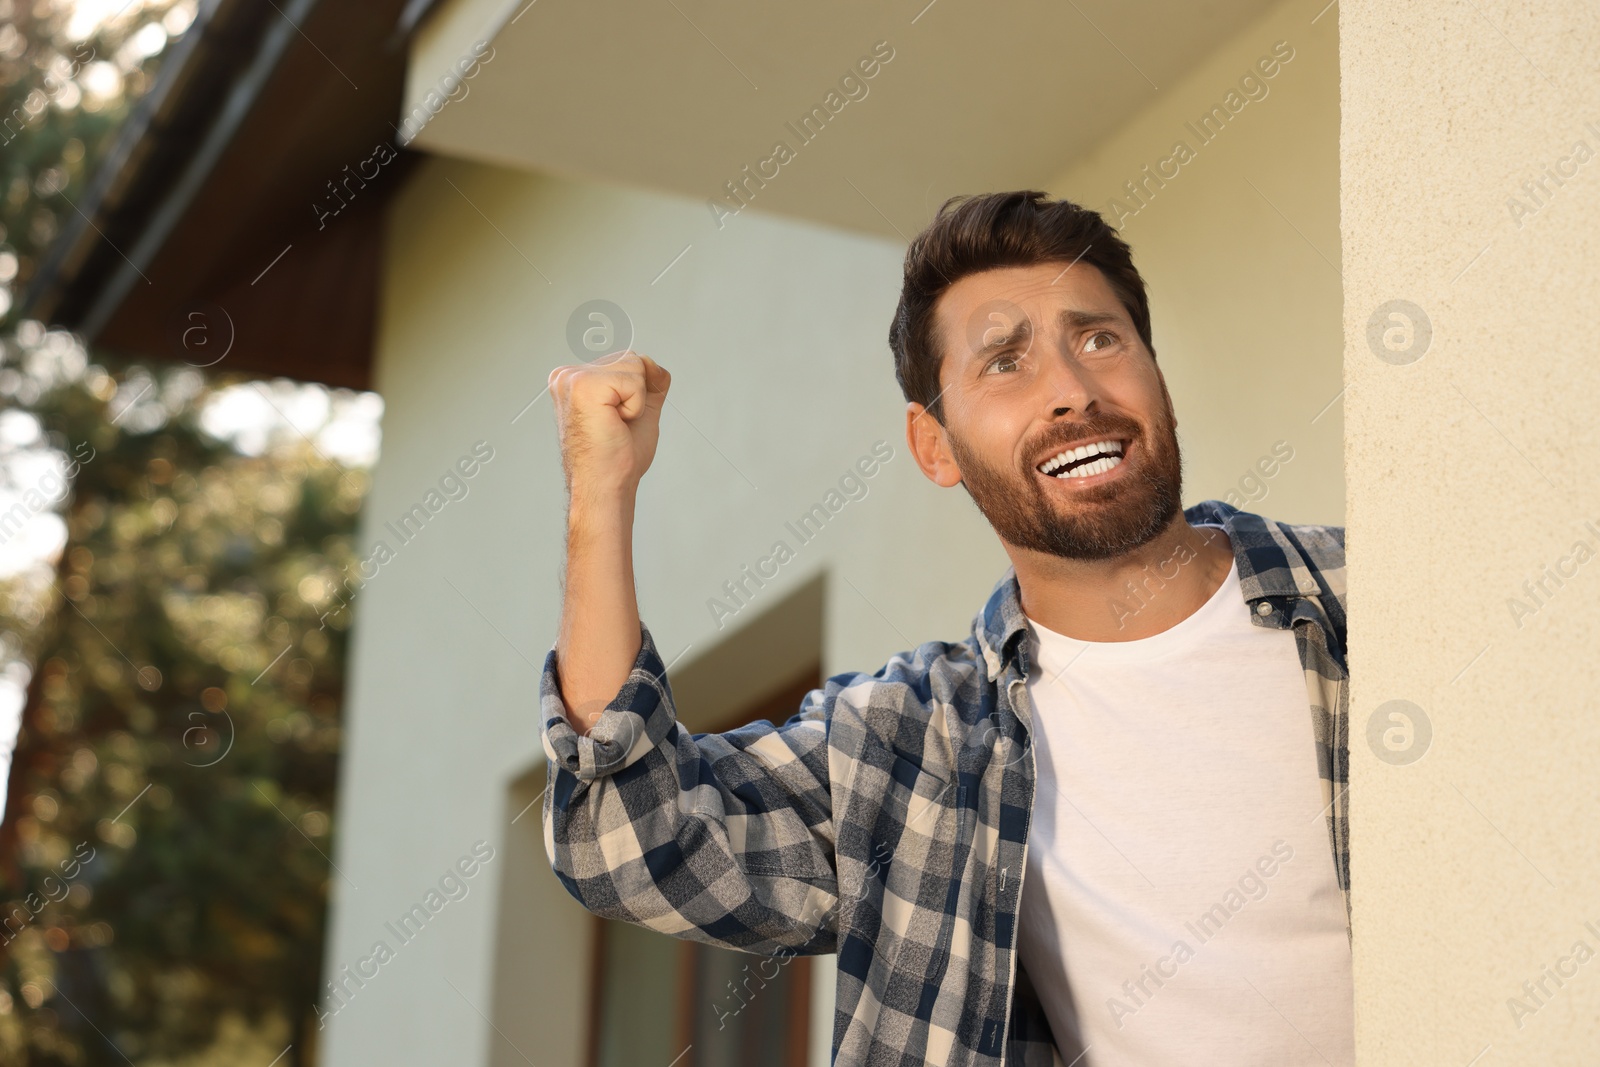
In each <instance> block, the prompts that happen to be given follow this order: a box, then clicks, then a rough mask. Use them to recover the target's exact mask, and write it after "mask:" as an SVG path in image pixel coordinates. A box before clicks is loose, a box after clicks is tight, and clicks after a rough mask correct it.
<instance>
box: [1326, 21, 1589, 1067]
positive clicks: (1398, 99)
mask: <svg viewBox="0 0 1600 1067" xmlns="http://www.w3.org/2000/svg"><path fill="white" fill-rule="evenodd" d="M1339 18H1340V38H1341V72H1342V96H1341V99H1342V129H1341V150H1340V155H1341V162H1342V172H1343V173H1342V180H1341V186H1342V193H1341V207H1342V218H1341V228H1342V239H1343V246H1344V256H1343V262H1344V279H1345V312H1344V327H1345V336H1346V348H1345V375H1346V381H1347V392H1346V394H1345V398H1344V404H1345V410H1346V436H1347V440H1346V452H1345V456H1346V464H1347V476H1348V482H1347V488H1348V523H1349V527H1348V538H1349V549H1350V570H1351V580H1350V602H1351V623H1350V626H1351V629H1350V660H1351V665H1352V671H1353V678H1354V681H1353V688H1352V703H1351V738H1350V750H1351V789H1352V794H1351V816H1352V822H1353V826H1352V830H1351V850H1352V852H1351V878H1352V887H1353V894H1352V896H1353V906H1354V913H1355V924H1356V925H1355V956H1356V958H1355V962H1356V991H1357V1039H1358V1047H1359V1052H1360V1057H1361V1062H1362V1063H1363V1064H1418V1065H1421V1064H1428V1065H1435V1064H1463V1065H1464V1064H1467V1063H1469V1062H1474V1063H1482V1064H1491V1063H1493V1064H1513V1063H1514V1064H1540V1065H1545V1064H1574V1065H1576V1064H1592V1063H1594V1062H1596V1059H1595V1057H1596V1054H1597V1051H1596V1050H1597V1046H1600V1036H1597V1035H1600V959H1596V958H1595V954H1596V953H1597V952H1600V895H1597V893H1596V891H1595V885H1596V883H1597V880H1600V877H1597V876H1600V820H1597V818H1596V816H1597V814H1600V811H1597V808H1600V804H1597V800H1596V797H1597V792H1600V790H1597V788H1596V778H1597V774H1596V772H1597V770H1600V717H1597V715H1596V710H1597V709H1596V703H1597V698H1596V688H1597V687H1596V681H1597V678H1596V675H1597V673H1600V670H1597V664H1600V657H1597V655H1596V648H1597V640H1600V599H1597V594H1600V562H1596V560H1597V559H1600V482H1597V481H1596V478H1595V465H1596V462H1597V460H1600V422H1597V420H1596V418H1595V409H1596V407H1597V405H1600V363H1597V361H1596V356H1595V341H1594V325H1595V315H1596V311H1597V309H1600V272H1597V267H1600V158H1597V153H1600V19H1597V17H1596V12H1595V8H1594V6H1593V5H1592V4H1586V5H1580V4H1566V5H1548V6H1546V5H1535V4H1529V3H1509V4H1508V3H1475V2H1468V3H1464V4H1461V3H1454V2H1441V0H1425V2H1419V3H1415V4H1408V5H1405V6H1404V7H1403V8H1402V7H1399V6H1396V5H1393V4H1389V3H1381V2H1378V0H1344V2H1343V3H1341V4H1340V5H1339ZM1402 702H1403V703H1402ZM1479 1057H1481V1058H1479Z"/></svg>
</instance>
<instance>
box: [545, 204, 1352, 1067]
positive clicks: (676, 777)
mask: <svg viewBox="0 0 1600 1067" xmlns="http://www.w3.org/2000/svg"><path fill="white" fill-rule="evenodd" d="M890 347H891V348H892V350H893V352H894V356H895V370H896V376H897V378H898V379H899V382H900V384H901V388H902V390H903V391H904V393H905V395H906V399H907V401H908V403H907V408H906V440H907V443H908V445H909V446H910V448H911V451H912V454H913V455H914V456H915V458H916V461H917V465H918V466H919V467H920V468H921V469H922V472H923V473H924V474H925V475H926V476H927V477H928V478H929V479H930V480H932V481H933V482H934V483H936V484H938V485H940V486H946V487H948V486H954V485H956V484H961V485H963V486H965V488H966V490H967V492H968V493H969V494H970V495H971V497H972V499H973V501H974V503H975V504H976V505H977V506H978V508H979V509H980V510H981V511H982V513H983V515H984V516H985V517H986V518H987V519H988V521H989V522H990V524H991V525H992V526H993V527H994V530H995V533H996V534H997V535H998V536H999V538H1000V541H1001V543H1002V545H1003V546H1004V549H1005V551H1006V553H1007V555H1008V556H1009V557H1010V560H1011V563H1012V566H1011V567H1010V568H1008V570H1007V572H1006V574H1005V575H1004V576H1003V577H1002V578H1001V580H1000V582H999V583H998V584H997V585H996V586H995V589H994V592H993V594H992V595H991V596H990V598H989V601H988V603H987V604H986V605H985V606H984V608H983V609H982V610H981V611H980V612H979V613H978V615H977V616H976V618H975V619H974V620H973V629H972V633H971V635H970V636H969V637H967V638H966V639H964V640H962V641H960V642H945V641H929V642H926V643H924V644H922V645H919V646H918V647H917V648H916V649H915V650H913V651H910V652H905V653H901V654H899V655H897V656H895V657H894V658H892V659H891V660H890V661H889V662H888V663H887V664H885V665H884V666H883V667H882V668H880V669H879V670H877V671H876V672H874V673H872V674H865V673H845V674H839V675H835V676H834V677H832V678H829V679H827V681H826V683H825V684H824V686H823V687H822V688H820V689H816V690H813V691H812V692H811V693H810V694H808V695H807V697H806V698H805V700H804V701H803V702H802V704H801V707H800V709H799V711H798V713H797V714H796V715H795V716H794V717H792V718H791V719H789V720H788V721H787V722H785V723H783V724H782V725H781V726H773V725H772V724H771V723H769V722H765V721H763V722H759V723H755V724H753V725H750V726H746V727H743V728H741V729H739V730H735V731H732V732H729V733H725V734H704V735H690V734H689V733H688V732H687V731H686V730H684V729H682V728H681V727H680V726H678V724H677V722H676V720H675V717H674V710H673V706H672V698H671V693H670V690H669V688H668V686H667V682H666V678H665V667H664V665H663V664H662V662H661V659H660V657H659V655H658V654H657V651H656V648H655V645H654V642H653V640H652V639H651V636H650V632H649V630H648V628H646V627H645V625H644V623H643V622H642V621H641V620H640V619H639V616H638V608H637V603H636V601H635V599H634V591H633V574H632V556H631V548H630V541H631V525H632V515H633V504H634V493H635V490H636V488H637V486H638V483H639V479H640V478H641V476H642V475H643V474H644V471H645V469H646V468H647V467H648V466H649V464H650V460H651V458H652V456H653V454H654V451H655V444H656V438H657V427H658V422H659V416H660V411H661V406H662V404H663V403H664V401H665V396H666V391H667V388H668V386H669V384H670V376H669V375H668V374H667V372H666V371H665V370H664V369H663V368H661V367H660V366H658V365H657V364H656V363H654V361H652V360H650V359H649V358H648V357H645V356H641V355H637V354H633V353H625V354H621V355H617V356H613V357H608V358H607V359H606V360H602V361H596V362H595V363H593V364H588V365H583V366H573V367H562V368H558V369H557V370H556V371H554V372H553V373H552V374H551V377H550V381H551V387H552V390H553V393H554V395H555V398H556V409H557V422H558V430H559V435H560V438H561V443H562V456H563V467H564V471H565V473H566V478H567V486H568V492H569V500H570V503H569V512H568V518H569V521H568V528H569V537H568V549H567V572H566V574H567V579H566V589H565V596H564V601H563V607H562V618H561V628H560V633H559V637H558V639H557V641H556V644H555V647H554V648H553V649H552V650H551V652H550V654H549V655H548V656H547V658H546V660H545V665H544V677H543V680H542V685H541V694H540V695H541V702H542V714H543V720H544V723H543V726H544V735H543V736H544V747H545V751H546V753H547V755H548V756H549V758H550V765H551V769H552V770H551V783H552V784H551V788H550V790H549V793H548V796H547V799H546V802H545V847H546V851H547V853H548V855H549V858H550V861H551V863H552V865H553V867H554V869H555V871H556V873H557V875H558V876H559V877H560V879H561V881H562V883H563V884H564V885H565V886H566V888H567V890H568V891H569V892H570V893H572V895H573V896H574V897H576V898H577V899H578V900H579V901H580V902H581V903H583V904H584V906H585V907H587V908H589V909H590V910H592V911H594V912H596V913H598V914H600V915H603V916H607V917H610V918H617V919H625V920H628V921H630V922H635V923H639V924H642V925H644V926H647V927H650V928H652V929H655V930H660V931H662V932H665V933H669V934H672V935H674V936H678V937H684V938H691V939H694V940H699V941H704V942H708V943H711V944H716V945H721V946H725V947H730V948H736V949H743V950H745V951H749V952H756V953H763V954H769V955H771V954H791V953H824V952H837V953H838V957H839V960H838V986H837V1007H836V1012H835V1016H834V1032H833V1052H834V1057H835V1062H837V1063H840V1064H880V1063H882V1064H888V1063H894V1064H909V1063H937V1064H946V1063H948V1064H958V1063H959V1064H996V1063H1005V1064H1008V1065H1019V1064H1026V1065H1034V1064H1038V1065H1041V1067H1044V1065H1049V1064H1083V1065H1090V1064H1092V1065H1096V1067H1099V1065H1111V1064H1138V1065H1144V1067H1154V1065H1162V1064H1183V1065H1192V1064H1210V1063H1227V1064H1230V1065H1233V1067H1242V1065H1252V1067H1256V1065H1259V1067H1268V1065H1271V1067H1284V1065H1290V1064H1332V1065H1335V1067H1344V1065H1349V1064H1352V1063H1353V1062H1354V1051H1353V1045H1354V1033H1353V1030H1354V1024H1353V1004H1352V991H1351V977H1350V941H1349V937H1350V927H1349V845H1348V834H1347V826H1348V822H1347V812H1348V795H1347V790H1346V785H1345V783H1346V761H1347V748H1348V743H1347V740H1346V735H1347V727H1346V720H1347V704H1346V681H1347V672H1346V668H1345V661H1344V645H1345V623H1344V618H1345V608H1344V532H1343V530H1342V528H1337V527H1324V526H1303V525H1287V524H1282V523H1277V522H1273V521H1271V520H1268V519H1265V518H1262V517H1260V516H1257V515H1252V514H1249V513H1247V512H1243V511H1239V510H1237V509H1235V508H1233V507H1231V506H1230V505H1227V504H1225V503H1222V502H1220V501H1205V502H1203V503H1201V504H1197V505H1195V506H1194V507H1192V508H1190V509H1188V510H1187V511H1185V510H1183V509H1182V507H1181V505H1180V499H1181V494H1180V490H1181V468H1180V462H1179V449H1178V441H1177V436H1176V433H1175V430H1176V427H1177V418H1176V415H1175V412H1174V410H1173V406H1172V401H1171V397H1170V396H1169V395H1168V392H1167V387H1166V382H1165V379H1164V378H1163V376H1162V373H1161V370H1160V368H1159V367H1158V366H1157V364H1156V358H1155V352H1154V349H1153V348H1152V345H1151V340H1150V314H1149V308H1148V305H1147V301H1146V294H1145V286H1144V282H1143V280H1142V279H1141V278H1140V276H1139V274H1138V272H1137V271H1136V270H1135V269H1134V266H1133V263H1132V259H1131V254H1130V252H1129V249H1128V247H1127V245H1126V244H1124V243H1123V242H1122V241H1121V240H1120V239H1119V238H1118V237H1117V235H1116V234H1115V232H1114V231H1112V230H1111V229H1110V228H1109V227H1108V226H1107V225H1106V224H1105V223H1104V221H1103V220H1102V219H1101V218H1100V216H1099V215H1098V214H1096V213H1095V212H1092V211H1087V210H1084V209H1082V208H1080V207H1078V206H1077V205H1075V204H1072V203H1070V202H1066V201H1050V200H1048V199H1047V198H1046V196H1045V194H1043V193H1038V192H1012V193H997V194H992V195H987V196H979V197H973V198H956V199H954V200H952V201H949V202H947V203H946V204H945V205H944V206H943V207H941V209H940V211H939V214H938V217H937V218H936V219H935V220H934V221H933V223H932V224H931V225H930V226H929V227H928V229H927V230H926V231H924V232H923V233H922V234H920V235H919V236H918V237H917V238H916V239H915V240H914V241H912V242H911V245H910V247H909V248H908V250H907V252H906V259H905V279H904V288H903V290H902V294H901V299H900V306H899V308H898V310H897V313H896V316H895V321H894V325H893V327H892V329H891V331H890ZM906 532H907V535H908V536H915V532H914V531H906ZM1308 708H1309V714H1308Z"/></svg>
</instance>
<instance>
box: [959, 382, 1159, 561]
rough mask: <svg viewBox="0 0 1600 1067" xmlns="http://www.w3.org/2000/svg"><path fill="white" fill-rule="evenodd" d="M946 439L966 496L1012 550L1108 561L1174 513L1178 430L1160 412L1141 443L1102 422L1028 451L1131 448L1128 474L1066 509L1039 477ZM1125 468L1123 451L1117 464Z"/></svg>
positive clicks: (1150, 535)
mask: <svg viewBox="0 0 1600 1067" xmlns="http://www.w3.org/2000/svg"><path fill="white" fill-rule="evenodd" d="M946 436H947V437H948V439H949V441H950V451H951V453H952V454H953V455H954V456H955V460H956V463H957V464H958V465H959V466H960V468H961V483H962V485H964V486H965V487H966V490H967V495H969V496H971V497H972V502H973V503H974V504H976V505H977V507H978V510H979V511H980V512H982V513H983V517H984V518H986V519H988V520H989V525H990V526H992V527H994V531H995V533H996V534H998V535H999V536H1000V539H1001V540H1003V541H1005V542H1007V543H1008V544H1012V545H1016V546H1017V547H1019V548H1027V549H1032V550H1033V551H1035V552H1044V553H1048V554H1050V555H1053V556H1061V557H1064V558H1066V559H1083V560H1096V559H1110V558H1112V557H1114V556H1120V555H1124V554H1126V553H1128V552H1131V551H1133V550H1134V549H1136V548H1138V547H1139V546H1140V545H1144V544H1147V543H1148V542H1150V541H1151V540H1152V539H1154V538H1155V537H1156V535H1157V534H1159V533H1161V531H1162V530H1164V529H1166V527H1167V524H1168V523H1169V522H1170V521H1171V520H1172V517H1173V516H1174V515H1175V514H1176V513H1178V512H1179V510H1180V501H1181V500H1182V499H1183V464H1182V458H1181V456H1180V455H1179V450H1178V435H1177V430H1176V428H1175V427H1174V426H1173V423H1172V420H1171V418H1170V417H1169V416H1168V415H1167V414H1166V413H1163V414H1162V416H1161V418H1160V420H1159V422H1158V423H1157V425H1156V426H1155V428H1154V431H1153V432H1152V434H1150V435H1148V436H1147V435H1146V434H1144V432H1143V431H1142V430H1141V428H1140V427H1139V424H1138V423H1136V422H1134V421H1133V420H1132V419H1127V418H1123V417H1121V416H1109V415H1108V416H1104V417H1101V418H1096V419H1094V420H1092V421H1087V422H1083V423H1074V424H1070V425H1069V424H1062V425H1061V426H1060V427H1059V428H1058V429H1057V432H1056V433H1054V434H1052V436H1051V437H1050V439H1049V440H1047V441H1042V442H1040V446H1039V447H1038V448H1035V449H1033V450H1031V451H1030V454H1031V455H1038V454H1040V452H1041V451H1042V449H1043V448H1047V447H1048V448H1054V447H1055V446H1057V445H1059V446H1060V447H1061V448H1065V447H1067V446H1068V445H1071V444H1081V443H1083V442H1086V441H1097V440H1101V439H1104V438H1107V437H1116V438H1121V439H1125V440H1128V441H1130V442H1133V443H1136V444H1137V445H1138V456H1137V466H1136V467H1135V468H1134V469H1130V470H1129V471H1127V472H1126V474H1124V475H1123V477H1121V478H1118V479H1116V480H1114V481H1111V482H1107V483H1105V484H1103V485H1097V486H1094V487H1093V488H1090V489H1087V490H1083V491H1079V492H1076V493H1074V494H1073V502H1072V503H1070V504H1068V503H1065V502H1062V501H1057V500H1055V499H1053V498H1052V496H1051V494H1049V493H1048V492H1047V490H1046V489H1045V487H1044V486H1042V485H1040V484H1039V477H1040V476H1039V473H1038V471H1036V470H1034V469H1033V468H1031V467H1030V468H1028V469H1027V470H1026V471H1025V472H1021V473H1017V472H1008V471H1005V470H1002V469H1000V468H998V467H992V466H990V465H988V464H987V463H985V462H984V461H983V460H982V459H980V458H979V456H978V455H977V453H976V452H974V451H972V450H971V449H969V448H968V447H967V446H966V444H965V443H964V442H963V441H962V440H961V439H960V438H959V437H957V436H956V435H955V433H954V432H952V431H951V430H950V429H949V427H946ZM1129 451H1131V450H1129ZM1128 462H1129V455H1128V453H1127V452H1125V454H1124V458H1123V463H1128ZM1130 476H1131V477H1130ZM1068 508H1070V509H1071V510H1070V511H1067V510H1066V509H1068Z"/></svg>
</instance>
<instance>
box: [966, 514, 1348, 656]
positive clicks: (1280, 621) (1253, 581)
mask: <svg viewBox="0 0 1600 1067" xmlns="http://www.w3.org/2000/svg"><path fill="white" fill-rule="evenodd" d="M1183 517H1184V518H1185V519H1187V520H1188V521H1189V523H1190V525H1199V524H1202V523H1204V524H1207V525H1213V526H1221V527H1222V528H1223V531H1224V532H1226V533H1227V535H1228V540H1229V541H1230V542H1231V543H1232V545H1233V557H1234V561H1235V562H1236V563H1237V564H1238V569H1239V590H1240V592H1241V593H1242V594H1243V595H1244V599H1245V601H1246V602H1247V603H1249V604H1250V606H1251V608H1252V610H1253V611H1256V610H1258V608H1257V606H1258V605H1260V604H1263V603H1267V604H1269V605H1270V604H1271V601H1272V600H1273V598H1278V597H1300V596H1316V595H1317V594H1318V592H1319V589H1318V587H1317V583H1316V579H1315V578H1314V577H1313V575H1312V571H1313V569H1314V567H1313V564H1312V563H1311V561H1309V560H1307V559H1305V558H1304V556H1302V555H1301V553H1300V552H1299V550H1298V549H1297V548H1296V547H1295V545H1294V541H1293V539H1292V538H1290V537H1287V536H1285V535H1284V534H1283V533H1282V532H1281V531H1280V530H1279V529H1278V523H1276V522H1273V521H1272V520H1271V519H1267V518H1263V517H1262V516H1260V515H1256V514H1253V513H1251V512H1248V511H1241V510H1239V509H1238V508H1236V507H1234V506H1233V505H1232V504H1228V503H1225V502H1223V501H1221V500H1202V501H1200V503H1198V504H1195V505H1194V506H1193V507H1189V508H1185V509H1184V512H1183ZM1281 606H1282V605H1281V604H1278V605H1271V606H1270V607H1269V611H1267V612H1260V614H1261V615H1263V616H1266V615H1269V614H1270V616H1271V618H1270V619H1264V620H1263V624H1264V625H1267V624H1276V625H1280V626H1281V625H1287V624H1288V623H1287V619H1288V613H1287V612H1283V611H1279V610H1277V609H1278V608H1279V607H1281ZM1027 629H1028V619H1027V616H1026V615H1025V614H1024V613H1023V611H1022V590H1021V587H1020V586H1019V585H1018V584H1017V569H1016V568H1015V567H1010V566H1008V567H1007V568H1006V572H1005V574H1004V575H1003V576H1002V577H1001V578H1000V580H999V582H997V583H996V584H995V587H994V591H993V592H992V593H990V594H989V600H988V602H987V603H986V604H985V605H984V607H983V610H982V611H980V612H979V613H978V615H977V616H976V617H975V618H974V619H973V620H972V632H973V634H974V636H976V637H977V639H978V648H979V650H980V651H981V652H982V653H983V661H984V664H985V666H986V667H987V668H988V673H989V681H991V682H992V681H994V680H995V679H996V678H998V677H1000V673H1001V671H1003V670H1004V669H1005V664H1006V661H1007V660H1008V659H1009V658H1010V657H1011V655H1012V654H1013V644H1014V642H1015V641H1016V640H1017V638H1018V635H1020V634H1023V633H1025V632H1027Z"/></svg>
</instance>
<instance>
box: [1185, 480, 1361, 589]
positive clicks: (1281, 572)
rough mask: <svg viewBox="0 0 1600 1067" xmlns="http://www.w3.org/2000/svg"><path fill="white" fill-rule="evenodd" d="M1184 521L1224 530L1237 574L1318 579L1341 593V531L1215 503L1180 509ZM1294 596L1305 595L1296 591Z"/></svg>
mask: <svg viewBox="0 0 1600 1067" xmlns="http://www.w3.org/2000/svg"><path fill="white" fill-rule="evenodd" d="M1184 517H1185V518H1187V519H1188V520H1189V522H1190V523H1207V524H1214V525H1218V526H1221V527H1222V528H1223V529H1225V530H1227V531H1228V533H1229V535H1230V537H1231V539H1232V540H1233V543H1234V554H1235V556H1236V557H1238V559H1239V562H1240V564H1241V574H1243V573H1244V572H1246V571H1248V572H1250V573H1252V574H1254V575H1257V576H1260V577H1262V578H1263V579H1270V578H1273V577H1277V578H1292V579H1296V582H1295V583H1294V584H1297V585H1298V584H1304V580H1305V579H1306V578H1311V579H1315V578H1317V577H1318V576H1321V577H1323V578H1324V579H1325V581H1326V582H1327V583H1328V584H1329V585H1330V586H1335V585H1336V586H1337V591H1338V592H1339V593H1340V594H1341V595H1342V594H1343V591H1344V568H1345V547H1344V527H1343V526H1335V525H1332V524H1329V523H1308V522H1285V521H1282V520H1279V519H1273V518H1269V517H1267V516H1265V515H1260V514H1257V513H1255V512H1251V511H1245V510H1243V509H1241V508H1238V507H1235V506H1234V505H1232V504H1228V503H1225V502H1223V501H1221V500H1203V501H1201V502H1200V503H1198V504H1196V505H1194V506H1193V507H1190V508H1186V509H1185V510H1184ZM1299 591H1300V592H1311V591H1312V590H1309V589H1301V590H1299Z"/></svg>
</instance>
